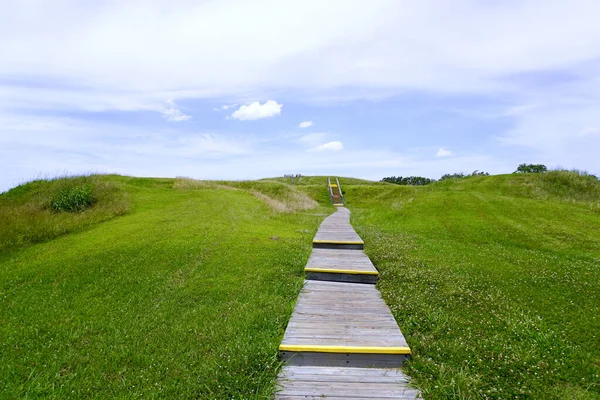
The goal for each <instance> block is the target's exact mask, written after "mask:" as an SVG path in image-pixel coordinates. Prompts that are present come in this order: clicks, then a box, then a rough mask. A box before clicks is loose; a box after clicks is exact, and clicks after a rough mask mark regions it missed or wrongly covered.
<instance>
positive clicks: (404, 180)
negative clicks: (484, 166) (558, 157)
mask: <svg viewBox="0 0 600 400" xmlns="http://www.w3.org/2000/svg"><path fill="white" fill-rule="evenodd" d="M546 171H548V168H546V166H545V165H543V164H519V166H518V167H517V170H516V171H515V172H513V173H514V174H522V173H543V172H546ZM489 175H490V174H489V173H487V172H484V171H479V170H475V171H473V172H471V173H470V174H465V173H463V172H456V173H453V174H444V175H442V177H441V178H440V179H439V180H440V181H444V180H448V179H464V178H469V177H472V176H489ZM381 182H388V183H395V184H397V185H411V186H424V185H429V184H430V183H433V182H436V180H435V179H431V178H425V177H423V176H388V177H385V178H383V179H382V180H381Z"/></svg>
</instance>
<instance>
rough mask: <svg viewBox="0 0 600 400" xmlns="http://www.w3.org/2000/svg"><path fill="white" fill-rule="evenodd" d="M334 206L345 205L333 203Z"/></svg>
mask: <svg viewBox="0 0 600 400" xmlns="http://www.w3.org/2000/svg"><path fill="white" fill-rule="evenodd" d="M333 205H334V206H337V207H342V206H343V205H344V204H342V203H333Z"/></svg>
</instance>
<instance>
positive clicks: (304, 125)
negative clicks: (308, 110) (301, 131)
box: [298, 121, 313, 128]
mask: <svg viewBox="0 0 600 400" xmlns="http://www.w3.org/2000/svg"><path fill="white" fill-rule="evenodd" d="M311 126H313V122H312V121H304V122H300V125H298V127H300V128H308V127H311Z"/></svg>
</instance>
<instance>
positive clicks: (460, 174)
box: [440, 169, 490, 181]
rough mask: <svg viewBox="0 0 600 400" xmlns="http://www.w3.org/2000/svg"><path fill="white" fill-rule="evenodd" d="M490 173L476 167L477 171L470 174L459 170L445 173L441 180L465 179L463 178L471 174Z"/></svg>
mask: <svg viewBox="0 0 600 400" xmlns="http://www.w3.org/2000/svg"><path fill="white" fill-rule="evenodd" d="M489 175H490V174H489V173H488V172H483V171H479V170H477V169H476V170H475V171H473V172H471V173H470V174H465V173H463V172H457V173H454V174H444V175H442V177H441V178H440V181H445V180H447V179H463V178H468V177H471V176H489Z"/></svg>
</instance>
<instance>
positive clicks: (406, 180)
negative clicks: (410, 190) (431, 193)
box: [381, 176, 435, 186]
mask: <svg viewBox="0 0 600 400" xmlns="http://www.w3.org/2000/svg"><path fill="white" fill-rule="evenodd" d="M381 181H382V182H388V183H395V184H396V185H411V186H424V185H429V184H430V183H432V182H435V179H429V178H424V177H422V176H406V177H401V176H389V177H386V178H383V179H382V180H381Z"/></svg>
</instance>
